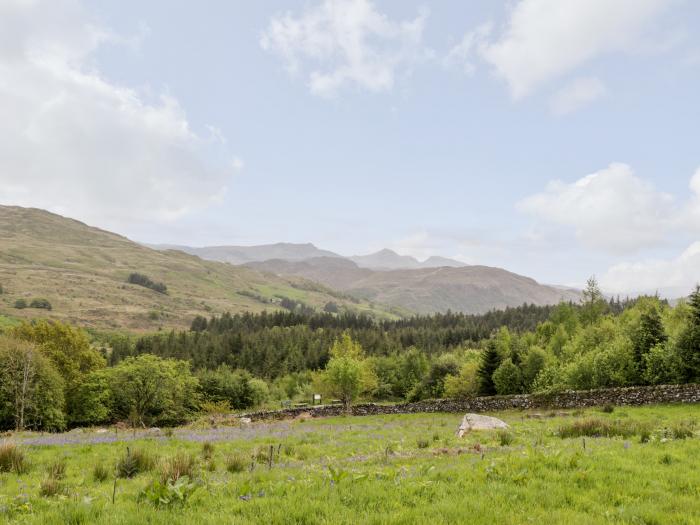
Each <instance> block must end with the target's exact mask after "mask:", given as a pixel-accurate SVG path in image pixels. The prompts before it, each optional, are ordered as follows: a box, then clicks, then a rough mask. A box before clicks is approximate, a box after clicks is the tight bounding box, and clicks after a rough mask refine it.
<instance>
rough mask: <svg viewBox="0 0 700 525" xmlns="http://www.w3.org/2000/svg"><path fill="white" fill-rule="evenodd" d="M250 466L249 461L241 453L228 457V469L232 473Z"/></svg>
mask: <svg viewBox="0 0 700 525" xmlns="http://www.w3.org/2000/svg"><path fill="white" fill-rule="evenodd" d="M247 466H248V461H247V459H246V458H245V456H242V455H241V454H231V455H230V456H227V457H226V470H228V471H229V472H230V473H231V474H236V473H238V472H243V471H244V470H245V469H246V467H247Z"/></svg>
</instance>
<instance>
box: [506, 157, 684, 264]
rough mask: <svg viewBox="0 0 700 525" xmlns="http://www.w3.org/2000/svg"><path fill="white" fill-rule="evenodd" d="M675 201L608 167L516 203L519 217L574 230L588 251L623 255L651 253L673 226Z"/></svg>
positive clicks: (628, 172) (621, 167)
mask: <svg viewBox="0 0 700 525" xmlns="http://www.w3.org/2000/svg"><path fill="white" fill-rule="evenodd" d="M673 204H674V202H673V198H672V197H671V196H670V195H668V194H666V193H662V192H660V191H658V190H656V189H655V188H654V186H653V185H652V184H651V183H649V182H647V181H644V180H642V179H640V178H639V177H637V176H636V175H635V174H634V172H633V171H632V168H630V167H629V166H628V165H626V164H619V163H615V164H610V165H609V166H608V167H607V168H605V169H603V170H600V171H598V172H596V173H593V174H591V175H587V176H585V177H583V178H581V179H579V180H577V181H576V182H574V183H572V184H566V183H564V182H561V181H554V182H551V183H550V184H549V185H548V186H547V188H546V190H545V191H544V192H542V193H538V194H536V195H532V196H530V197H527V198H526V199H524V200H522V201H521V202H519V203H518V205H517V207H518V208H519V209H520V210H521V211H525V212H527V213H531V214H533V215H534V216H536V217H538V218H540V219H543V220H545V221H549V222H552V223H554V224H558V225H563V226H568V227H572V228H573V229H574V231H575V234H576V237H577V238H578V239H579V240H580V241H581V242H582V243H583V244H585V245H586V246H588V247H591V248H595V249H601V250H603V251H606V252H609V253H614V254H621V253H630V252H634V251H637V250H639V249H641V248H646V247H652V246H656V245H658V244H660V243H661V242H663V240H664V236H665V234H666V233H667V232H668V231H669V229H671V228H673V227H674V226H677V220H678V217H677V216H676V212H675V208H674V206H673Z"/></svg>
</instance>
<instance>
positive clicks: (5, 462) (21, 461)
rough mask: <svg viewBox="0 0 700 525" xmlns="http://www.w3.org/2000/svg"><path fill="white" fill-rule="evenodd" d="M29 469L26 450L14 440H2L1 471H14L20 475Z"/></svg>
mask: <svg viewBox="0 0 700 525" xmlns="http://www.w3.org/2000/svg"><path fill="white" fill-rule="evenodd" d="M27 470H29V461H28V460H27V456H26V454H25V453H24V450H22V449H21V448H20V447H19V446H18V445H17V444H16V443H14V442H12V441H1V442H0V472H14V473H15V474H18V475H19V474H24V473H25V472H27Z"/></svg>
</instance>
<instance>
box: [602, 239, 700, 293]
mask: <svg viewBox="0 0 700 525" xmlns="http://www.w3.org/2000/svg"><path fill="white" fill-rule="evenodd" d="M600 283H601V286H602V288H603V289H604V290H605V291H606V292H608V293H654V292H656V291H659V293H661V294H662V295H665V296H667V297H681V296H685V295H688V294H689V293H690V292H691V291H692V289H693V288H694V287H695V285H696V284H699V283H700V241H698V242H694V243H693V244H691V245H690V246H689V247H688V248H687V249H686V250H685V251H684V252H683V253H681V255H679V256H678V257H676V258H674V259H665V260H651V261H645V262H635V263H629V262H626V263H621V264H617V265H615V266H613V267H612V268H610V269H609V270H608V271H607V272H606V273H605V274H604V275H603V276H602V277H601V279H600Z"/></svg>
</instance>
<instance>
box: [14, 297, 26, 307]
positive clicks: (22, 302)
mask: <svg viewBox="0 0 700 525" xmlns="http://www.w3.org/2000/svg"><path fill="white" fill-rule="evenodd" d="M26 307H27V301H26V300H24V299H17V300H16V301H15V308H17V309H18V310H24V309H25V308H26Z"/></svg>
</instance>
